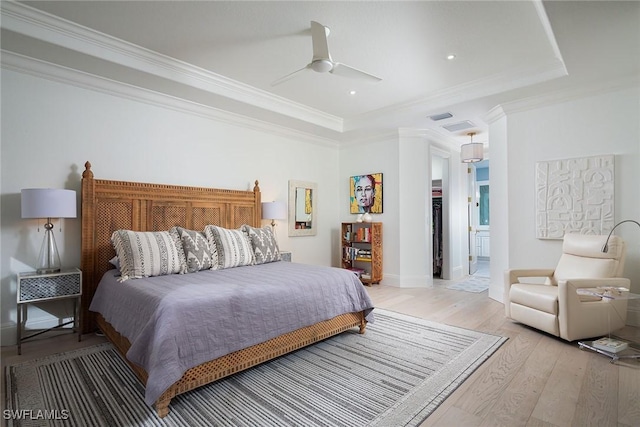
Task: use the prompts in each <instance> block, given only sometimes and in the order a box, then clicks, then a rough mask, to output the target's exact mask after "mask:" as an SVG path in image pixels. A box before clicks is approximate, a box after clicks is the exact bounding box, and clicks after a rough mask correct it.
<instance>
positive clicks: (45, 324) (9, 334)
mask: <svg viewBox="0 0 640 427" xmlns="http://www.w3.org/2000/svg"><path fill="white" fill-rule="evenodd" d="M72 320H73V318H72V317H69V318H62V319H56V318H54V317H51V316H47V317H40V318H36V319H29V320H27V325H26V328H27V332H26V334H27V335H29V334H30V333H29V332H28V331H29V330H36V331H37V330H44V329H49V328H53V327H55V326H57V325H61V324H63V323H67V322H71V321H72ZM72 327H73V325H71V324H69V325H67V326H64V327H62V328H59V329H71V328H72ZM16 328H17V323H16V322H7V323H3V324H2V328H1V330H0V331H1V332H0V334H1V335H0V336H1V337H2V338H1V339H0V345H2V347H6V346H12V345H16V344H17V339H18V333H17V329H16Z"/></svg>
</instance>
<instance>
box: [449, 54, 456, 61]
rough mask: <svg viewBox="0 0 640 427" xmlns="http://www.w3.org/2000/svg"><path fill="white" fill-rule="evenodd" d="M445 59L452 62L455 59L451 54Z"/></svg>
mask: <svg viewBox="0 0 640 427" xmlns="http://www.w3.org/2000/svg"><path fill="white" fill-rule="evenodd" d="M447 59H448V60H449V61H451V60H454V59H456V55H455V54H453V53H450V54H449V55H447Z"/></svg>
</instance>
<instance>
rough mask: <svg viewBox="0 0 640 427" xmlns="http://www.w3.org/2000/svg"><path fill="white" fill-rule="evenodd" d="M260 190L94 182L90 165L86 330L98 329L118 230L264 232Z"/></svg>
mask: <svg viewBox="0 0 640 427" xmlns="http://www.w3.org/2000/svg"><path fill="white" fill-rule="evenodd" d="M261 217H262V212H261V203H260V187H259V186H258V181H255V186H254V188H253V191H240V190H222V189H217V188H204V187H186V186H179V185H163V184H148V183H141V182H126V181H109V180H102V179H94V178H93V172H92V171H91V163H89V162H86V163H85V171H84V172H83V173H82V261H81V268H82V325H83V326H82V330H83V333H88V332H91V331H93V330H95V329H96V323H95V314H94V313H92V312H90V311H89V305H90V304H91V300H92V299H93V295H94V293H95V290H96V287H97V286H98V282H99V281H100V279H101V278H102V275H103V274H104V273H105V272H106V271H107V270H109V269H110V268H112V267H111V265H110V264H109V260H110V259H111V258H113V257H114V256H115V251H114V249H113V246H112V244H111V234H112V233H113V232H114V231H116V230H119V229H126V230H135V231H161V230H169V229H170V228H171V227H173V226H176V225H178V226H181V227H185V228H189V229H192V230H203V229H204V227H205V226H206V225H208V224H213V225H219V226H221V227H225V228H238V227H240V226H241V225H242V224H249V225H252V226H254V227H260V221H261Z"/></svg>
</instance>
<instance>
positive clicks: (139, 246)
mask: <svg viewBox="0 0 640 427" xmlns="http://www.w3.org/2000/svg"><path fill="white" fill-rule="evenodd" d="M111 242H112V243H113V247H114V248H115V250H116V255H117V256H118V261H119V262H120V273H121V274H122V275H121V276H120V279H118V280H119V281H120V282H124V281H125V280H127V279H136V278H141V277H151V276H162V275H165V274H175V273H179V274H183V273H184V272H185V271H186V270H187V266H186V261H185V257H184V252H183V250H182V244H181V243H180V237H179V236H178V234H177V233H172V232H169V231H131V230H117V231H114V232H113V234H112V235H111Z"/></svg>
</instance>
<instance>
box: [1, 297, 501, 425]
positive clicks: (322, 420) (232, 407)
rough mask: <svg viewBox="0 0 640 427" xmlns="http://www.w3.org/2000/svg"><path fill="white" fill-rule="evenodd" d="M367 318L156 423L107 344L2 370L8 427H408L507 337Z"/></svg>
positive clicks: (192, 396)
mask: <svg viewBox="0 0 640 427" xmlns="http://www.w3.org/2000/svg"><path fill="white" fill-rule="evenodd" d="M375 314H376V318H375V323H373V324H369V325H368V326H367V332H366V334H365V335H359V334H358V333H357V331H356V330H352V331H347V332H344V333H342V334H341V335H338V336H336V337H333V338H329V339H327V340H325V341H322V342H320V343H317V344H314V345H311V346H309V347H306V348H304V349H301V350H298V351H296V352H294V353H291V354H289V355H286V356H282V357H280V358H278V359H275V360H272V361H270V362H267V363H264V364H262V365H260V366H257V367H254V368H252V369H249V370H247V371H245V372H242V373H239V374H236V375H233V376H231V377H229V378H226V379H223V380H220V381H218V382H216V383H213V384H209V385H207V386H203V387H201V388H199V389H197V390H194V391H191V392H189V393H186V394H183V395H181V396H178V397H177V398H174V399H173V400H172V402H171V405H170V413H169V415H168V416H167V417H165V418H163V419H159V418H157V416H156V414H155V412H154V411H153V409H152V408H150V407H148V406H147V405H145V404H144V399H143V395H144V391H143V388H142V385H141V384H140V383H139V382H138V381H137V379H136V377H135V376H134V375H133V373H132V372H131V371H130V370H129V368H128V367H127V365H126V364H125V363H124V362H123V361H122V360H121V359H120V357H119V355H118V354H117V352H116V351H115V350H114V349H113V347H112V346H111V345H110V344H100V345H96V346H92V347H88V348H85V349H82V350H75V351H72V352H68V353H63V354H58V355H54V356H50V357H47V358H43V359H40V360H36V361H30V362H25V363H22V364H17V365H12V366H8V367H7V369H6V383H7V406H6V408H7V410H8V411H11V412H9V413H8V414H10V417H9V418H13V419H11V420H9V425H10V426H11V425H15V426H41V425H43V426H46V425H69V426H83V427H84V426H180V427H183V426H184V427H186V426H189V427H191V426H252V427H253V426H304V427H308V426H348V427H354V426H417V425H419V424H420V423H421V422H422V421H423V420H424V419H425V418H426V417H428V416H429V414H430V413H431V412H432V411H433V410H434V409H435V408H437V407H438V405H439V404H440V403H441V402H442V401H444V399H446V397H447V396H448V395H449V394H451V392H453V390H455V389H456V388H457V387H458V386H459V385H460V384H461V383H462V382H463V381H464V380H465V379H466V378H467V377H468V376H469V375H470V374H471V373H472V372H473V371H474V370H475V369H476V368H477V367H478V366H480V365H481V364H482V363H483V362H484V361H485V360H487V358H489V357H490V356H491V354H492V353H493V352H494V351H496V350H497V349H498V348H499V347H500V345H502V343H503V342H504V341H505V340H506V338H502V337H497V336H493V335H488V334H484V333H480V332H475V331H470V330H466V329H461V328H456V327H452V326H447V325H443V324H438V323H434V322H430V321H426V320H422V319H417V318H414V317H409V316H405V315H401V314H398V313H393V312H390V311H385V310H381V309H376V310H375ZM6 414H7V412H6V411H5V418H6ZM51 418H53V419H54V420H49V419H51Z"/></svg>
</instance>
